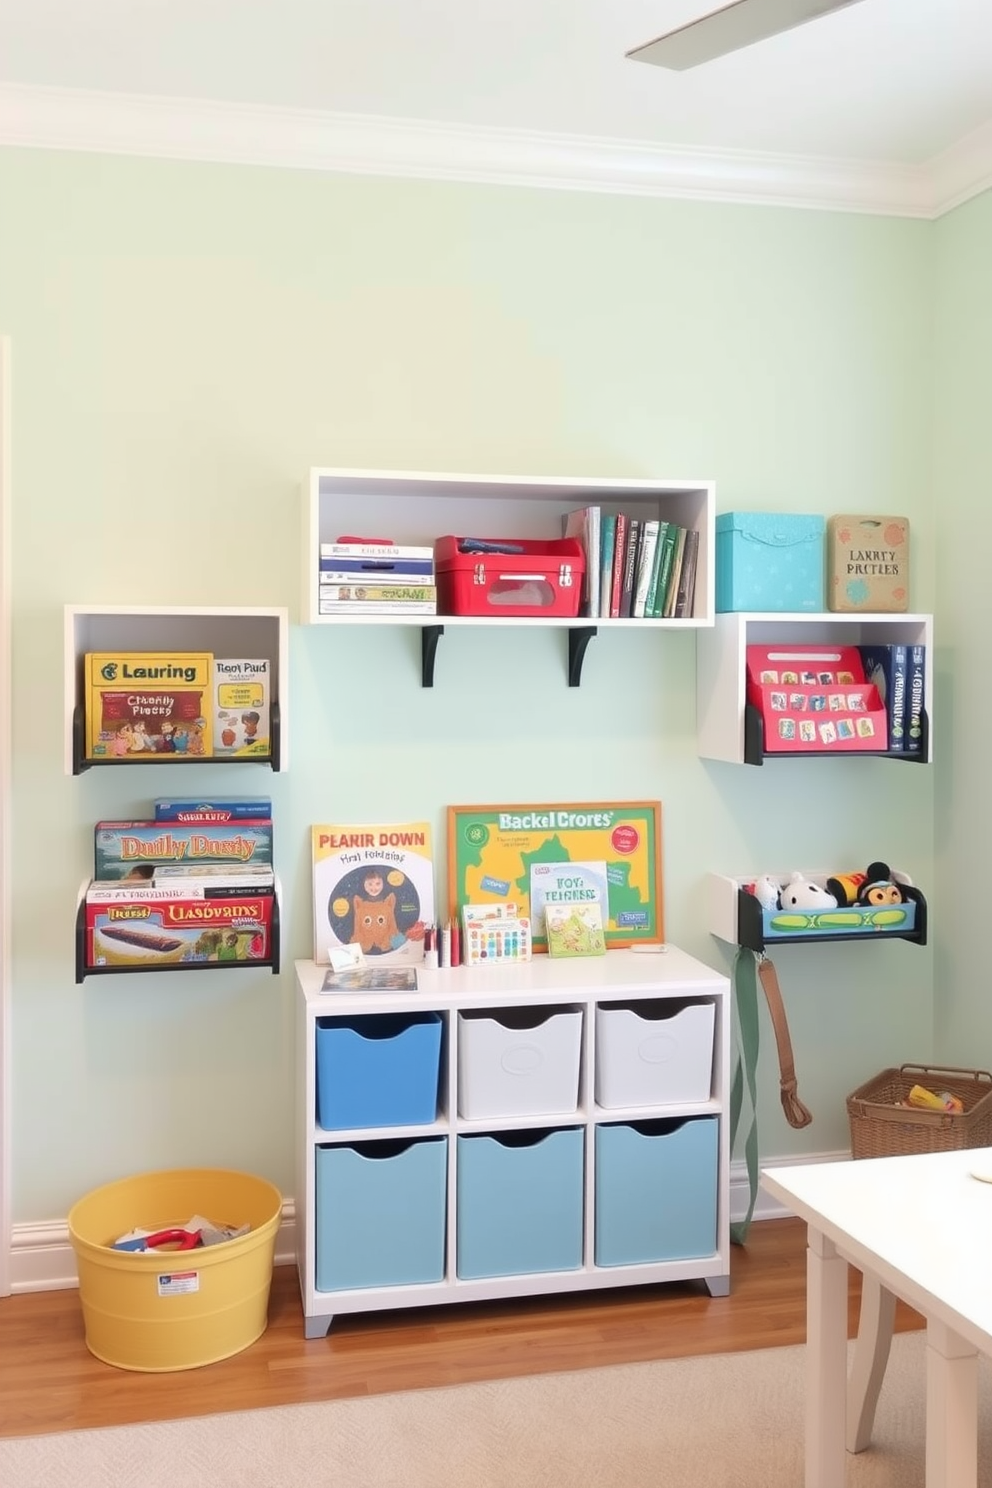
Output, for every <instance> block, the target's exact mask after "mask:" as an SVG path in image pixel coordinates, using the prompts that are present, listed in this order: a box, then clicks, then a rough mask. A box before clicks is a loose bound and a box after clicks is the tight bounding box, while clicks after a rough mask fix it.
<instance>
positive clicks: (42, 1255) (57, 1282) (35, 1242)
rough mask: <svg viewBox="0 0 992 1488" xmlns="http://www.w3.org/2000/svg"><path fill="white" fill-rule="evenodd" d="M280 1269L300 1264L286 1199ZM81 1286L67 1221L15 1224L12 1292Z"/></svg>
mask: <svg viewBox="0 0 992 1488" xmlns="http://www.w3.org/2000/svg"><path fill="white" fill-rule="evenodd" d="M275 1263H276V1265H277V1266H283V1265H289V1264H293V1265H295V1264H296V1206H295V1205H294V1203H293V1200H292V1199H285V1200H284V1201H283V1206H282V1219H281V1220H280V1222H279V1232H278V1234H277V1235H276V1254H275ZM78 1285H79V1276H78V1274H77V1271H76V1255H75V1252H74V1250H73V1248H72V1244H71V1242H70V1240H69V1230H68V1226H67V1225H66V1223H65V1220H54V1219H53V1220H50V1221H48V1222H46V1223H42V1224H23V1225H15V1226H14V1232H13V1244H12V1250H11V1257H10V1289H11V1291H12V1292H57V1291H62V1290H64V1289H65V1288H67V1287H76V1286H78Z"/></svg>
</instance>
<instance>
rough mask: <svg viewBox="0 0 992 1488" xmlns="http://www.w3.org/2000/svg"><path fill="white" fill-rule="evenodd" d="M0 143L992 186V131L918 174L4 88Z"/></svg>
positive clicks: (895, 203) (620, 174)
mask: <svg viewBox="0 0 992 1488" xmlns="http://www.w3.org/2000/svg"><path fill="white" fill-rule="evenodd" d="M0 144H4V145H12V146H20V147H26V148H36V149H47V150H81V151H89V152H98V153H107V154H121V155H137V156H151V157H157V158H163V159H172V160H200V161H212V162H218V163H221V162H223V163H228V164H240V165H262V166H272V167H280V168H288V169H295V170H313V171H337V172H345V173H349V174H357V175H382V176H399V177H411V178H417V179H421V180H423V179H428V180H442V181H464V182H482V183H489V184H493V185H507V186H530V187H536V188H540V189H543V190H561V191H593V192H604V193H613V194H619V195H629V196H657V197H673V198H678V199H682V200H694V201H711V202H738V203H741V204H756V205H762V206H785V207H806V208H810V209H813V210H821V211H835V212H867V213H874V214H878V215H884V216H896V217H921V218H930V217H934V216H938V215H940V213H941V212H943V211H949V210H950V209H951V208H952V207H953V206H956V205H959V204H960V202H961V201H964V200H966V199H967V197H968V196H970V195H975V194H976V193H977V192H978V191H981V190H984V189H985V187H986V186H988V185H990V184H992V122H990V124H989V126H988V127H987V128H986V129H983V130H979V131H976V134H975V135H973V136H969V138H968V141H962V142H961V145H960V146H955V147H953V148H952V149H950V150H947V151H945V152H943V154H941V155H939V156H936V157H934V159H933V160H932V161H927V162H924V163H923V164H922V165H907V164H902V163H898V162H878V161H867V162H866V161H859V160H844V159H838V160H832V159H825V158H819V157H817V158H814V157H805V156H796V155H785V154H772V153H763V152H750V151H743V150H713V149H702V148H690V147H675V146H672V147H668V146H661V145H652V144H648V143H645V142H642V141H636V140H613V139H600V138H594V137H585V136H580V135H559V134H543V133H536V132H532V131H527V130H515V129H482V128H468V127H462V126H456V125H447V124H432V123H429V122H426V121H424V120H416V119H412V120H411V119H394V118H384V117H378V116H375V115H365V114H335V113H321V112H317V111H312V110H303V109H286V108H254V107H247V106H245V105H241V104H229V103H217V102H211V101H205V100H199V99H186V98H164V97H153V96H150V95H137V94H124V93H99V92H90V91H86V90H82V89H73V88H43V87H30V86H24V85H19V84H0Z"/></svg>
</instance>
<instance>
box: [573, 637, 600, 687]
mask: <svg viewBox="0 0 992 1488" xmlns="http://www.w3.org/2000/svg"><path fill="white" fill-rule="evenodd" d="M595 634H596V626H595V625H577V626H576V627H575V628H574V629H572V630H569V632H568V685H569V687H578V686H579V685H580V684H581V682H582V663H583V661H584V660H585V655H586V647H587V646H588V644H589V642H590V641H591V640H592V638H593V636H594V635H595Z"/></svg>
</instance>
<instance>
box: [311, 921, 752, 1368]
mask: <svg viewBox="0 0 992 1488" xmlns="http://www.w3.org/2000/svg"><path fill="white" fill-rule="evenodd" d="M324 972H325V968H324V967H322V966H316V965H315V964H314V963H313V962H312V961H299V962H297V965H296V974H297V983H298V989H299V996H298V999H297V1040H296V1046H297V1062H298V1084H299V1101H298V1106H297V1118H298V1127H299V1141H298V1145H297V1154H298V1157H297V1178H296V1195H295V1199H296V1234H297V1262H298V1267H299V1274H300V1290H301V1295H302V1299H303V1313H304V1319H305V1329H306V1335H307V1337H308V1338H316V1337H319V1336H321V1335H322V1334H324V1333H326V1332H327V1329H328V1328H329V1326H330V1324H331V1322H332V1321H333V1319H334V1317H335V1315H336V1314H338V1313H350V1312H367V1311H374V1310H377V1309H380V1308H389V1307H396V1308H401V1307H402V1308H406V1307H416V1306H427V1305H431V1304H436V1303H439V1302H458V1301H466V1302H468V1301H482V1300H485V1299H487V1298H506V1297H518V1296H519V1297H524V1296H534V1295H537V1294H540V1293H550V1292H564V1291H584V1290H595V1289H598V1288H602V1287H609V1286H634V1285H640V1284H648V1283H656V1282H663V1281H700V1282H703V1283H704V1284H705V1285H706V1286H707V1288H708V1289H709V1291H710V1292H711V1293H712V1294H713V1295H714V1296H718V1295H724V1294H725V1293H726V1292H727V1291H728V1290H729V1286H730V1215H729V1189H730V1153H729V1089H728V1086H729V1074H728V1069H729V1041H730V1033H729V1027H730V1003H729V994H730V984H729V981H728V979H727V977H725V976H723V975H722V974H721V973H719V972H716V971H711V970H710V968H709V967H708V966H704V965H703V964H702V963H701V962H700V961H696V960H694V959H693V958H692V957H691V956H687V955H686V954H685V953H684V952H683V951H680V950H678V949H677V948H675V947H674V946H670V947H669V948H668V952H667V954H666V955H664V956H639V955H636V954H634V952H632V951H629V950H623V951H609V952H607V954H606V955H605V956H591V957H574V958H572V957H570V958H569V959H568V960H556V959H555V958H554V957H549V956H536V957H535V958H534V959H533V960H532V961H530V962H524V963H521V964H520V965H516V966H514V965H506V966H499V967H491V966H472V967H466V966H463V967H458V968H455V969H453V970H447V971H427V970H425V969H423V968H418V973H417V976H418V986H417V989H416V990H415V991H406V992H366V993H359V992H355V993H351V992H335V993H322V991H321V987H322V984H323V979H324ZM627 1014H632V1015H633V1019H632V1020H631V1018H628V1017H627V1016H626V1015H627ZM659 1039H660V1040H661V1045H660V1046H659V1045H658V1044H657V1041H658V1040H659ZM652 1040H653V1041H655V1042H654V1043H652ZM645 1046H646V1049H645ZM642 1053H643V1057H642ZM651 1055H654V1056H656V1057H648V1056H651ZM683 1065H684V1066H685V1070H684V1071H683V1068H682V1067H683ZM607 1102H611V1103H612V1102H615V1104H607Z"/></svg>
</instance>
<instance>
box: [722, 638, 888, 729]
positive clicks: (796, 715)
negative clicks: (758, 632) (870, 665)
mask: <svg viewBox="0 0 992 1488" xmlns="http://www.w3.org/2000/svg"><path fill="white" fill-rule="evenodd" d="M747 701H748V702H749V703H750V704H751V705H752V706H753V707H755V708H756V709H758V711H759V712H760V714H761V720H762V725H763V728H764V748H765V752H766V753H769V754H774V753H780V754H803V753H807V754H813V753H817V754H822V753H825V752H826V753H838V754H841V753H848V752H851V751H858V750H861V751H874V752H875V753H879V752H884V751H885V750H886V749H887V748H888V727H887V720H886V712H885V705H884V703H883V702H882V699H881V697H880V696H879V692H878V688H877V687H876V686H875V685H874V684H873V683H871V682H869V681H867V680H866V678H865V670H864V663H863V661H862V657H861V652H860V651H859V649H858V647H857V646H833V645H823V646H793V645H788V644H783V643H779V644H777V645H773V646H748V647H747Z"/></svg>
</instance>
